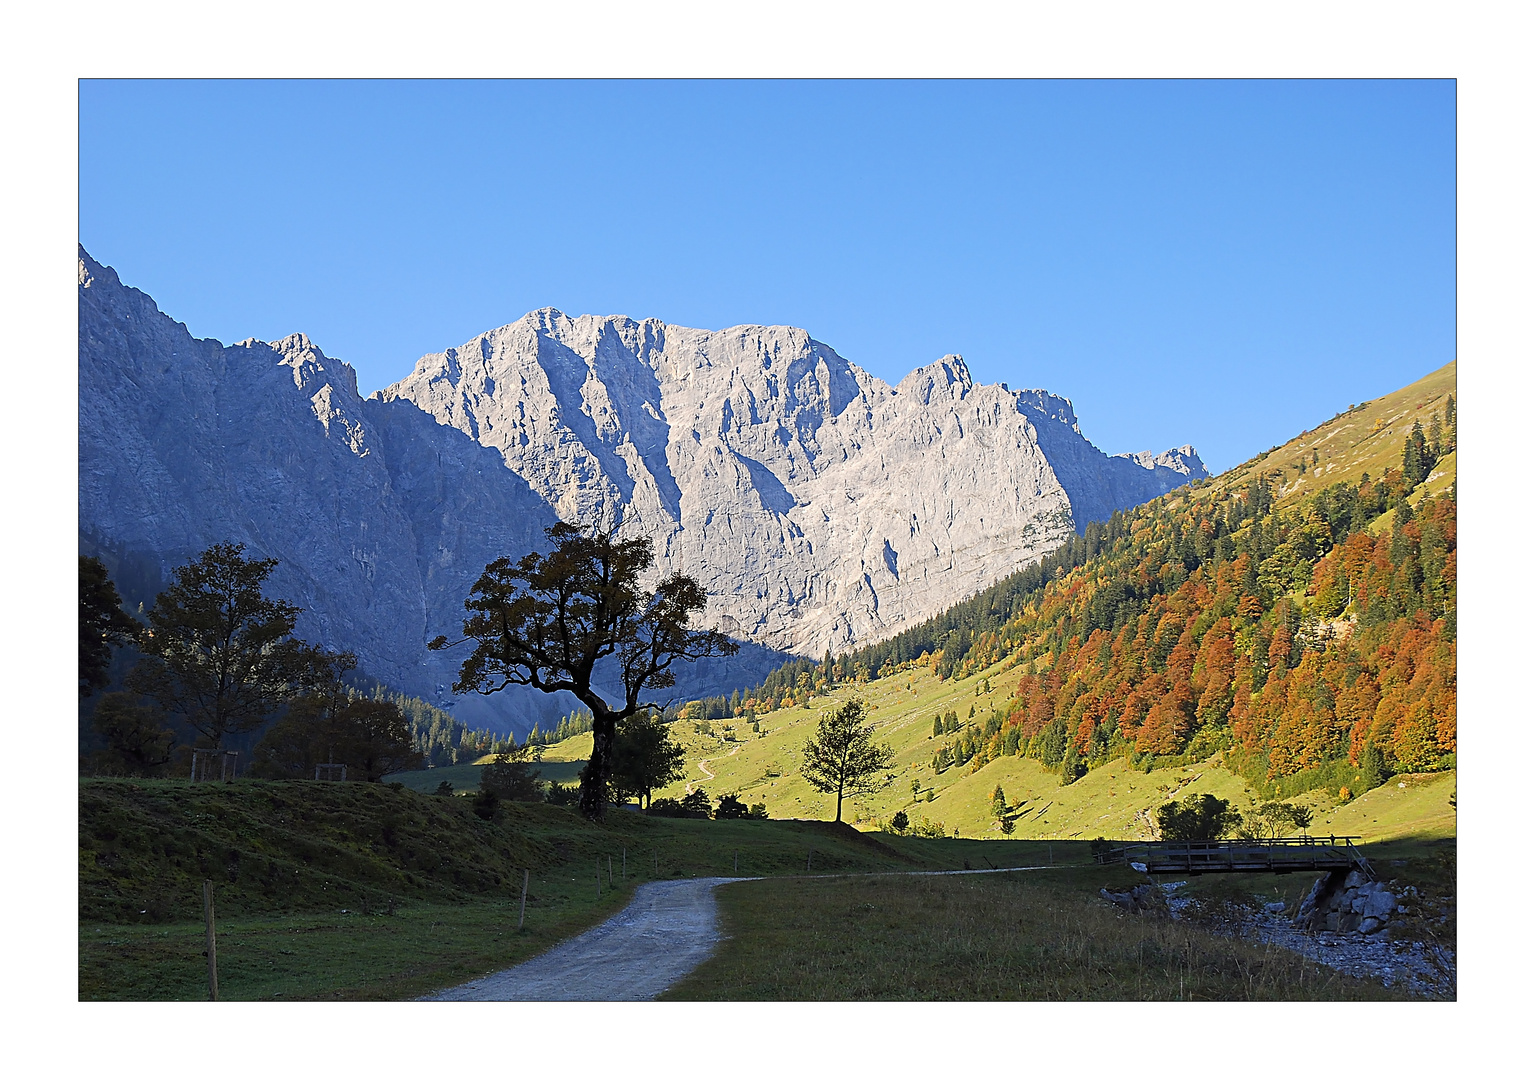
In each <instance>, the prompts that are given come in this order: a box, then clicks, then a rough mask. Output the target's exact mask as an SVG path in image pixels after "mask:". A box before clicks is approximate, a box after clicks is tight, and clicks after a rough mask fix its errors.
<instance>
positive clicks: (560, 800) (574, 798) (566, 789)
mask: <svg viewBox="0 0 1535 1080" xmlns="http://www.w3.org/2000/svg"><path fill="white" fill-rule="evenodd" d="M544 801H545V802H547V803H549V805H551V806H578V805H580V802H581V787H580V785H579V784H554V783H551V784H550V785H549V789H548V790H547V791H545V792H544Z"/></svg>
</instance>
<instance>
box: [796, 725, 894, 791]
mask: <svg viewBox="0 0 1535 1080" xmlns="http://www.w3.org/2000/svg"><path fill="white" fill-rule="evenodd" d="M804 754H805V763H804V764H803V765H802V766H800V775H801V776H803V777H804V778H805V780H806V781H807V782H808V783H809V784H810V786H811V787H813V788H815V789H816V790H817V791H821V792H825V793H827V794H830V793H832V792H836V794H837V816H836V818H835V820H837V821H841V820H842V799H843V797H844V796H846V795H864V794H868V793H871V792H875V791H878V790H879V789H880V788H882V787H884V786H885V785H886V784H888V783H889V782H890V780H891V779H892V778H891V777H889V776H881V775H880V774H881V773H884V772H885V770H886V769H888V768H889V767H890V763H891V762H892V761H894V760H895V752H894V751H893V750H891V749H890V747H889V746H888V745H886V744H883V743H879V744H876V743H875V742H874V725H873V724H865V723H864V703H863V702H862V701H860V700H859V699H857V698H854V699H853V700H852V701H849V702H848V703H847V704H846V705H843V706H842V708H840V709H838V710H836V711H835V712H828V713H822V714H821V722H820V723H819V724H818V725H817V726H816V733H815V735H813V736H812V737H811V738H809V739H807V740H806V741H805V748H804Z"/></svg>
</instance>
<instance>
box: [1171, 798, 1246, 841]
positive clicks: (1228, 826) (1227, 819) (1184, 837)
mask: <svg viewBox="0 0 1535 1080" xmlns="http://www.w3.org/2000/svg"><path fill="white" fill-rule="evenodd" d="M1241 824H1242V815H1241V814H1240V813H1239V812H1237V811H1236V810H1233V809H1232V808H1231V804H1230V803H1228V802H1227V801H1226V800H1225V799H1217V798H1216V797H1215V796H1214V795H1189V796H1186V797H1185V798H1184V799H1182V800H1181V801H1179V802H1175V803H1174V802H1169V803H1163V804H1162V805H1161V806H1160V807H1158V808H1157V829H1158V831H1159V832H1160V834H1161V837H1162V839H1163V840H1171V841H1178V842H1187V841H1195V840H1219V839H1220V838H1221V837H1222V836H1223V835H1225V834H1226V833H1228V832H1231V831H1232V830H1233V829H1236V828H1237V827H1238V826H1239V825H1241Z"/></svg>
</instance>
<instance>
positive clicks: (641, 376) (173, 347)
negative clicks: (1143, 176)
mask: <svg viewBox="0 0 1535 1080" xmlns="http://www.w3.org/2000/svg"><path fill="white" fill-rule="evenodd" d="M79 264H80V289H79V325H80V353H79V357H80V380H79V386H80V397H79V422H80V426H79V446H80V493H79V512H80V529H81V546H82V551H85V552H87V553H92V554H102V555H103V556H105V557H106V558H107V559H108V562H109V565H114V566H116V567H117V568H119V571H120V572H121V573H123V574H128V573H129V572H130V569H131V570H132V575H133V579H134V580H135V581H137V580H139V579H140V578H142V580H143V582H144V583H145V584H144V585H143V591H144V592H146V593H147V595H146V596H144V597H141V598H143V599H146V600H147V599H150V598H152V593H153V585H154V583H155V581H156V578H157V575H159V576H163V575H164V574H165V573H168V571H169V570H170V569H171V568H172V567H174V566H176V565H178V564H179V563H181V562H184V561H185V560H187V559H188V558H191V557H192V556H194V555H195V554H196V553H197V552H199V551H201V550H202V549H204V548H206V547H207V546H209V545H210V544H213V543H216V542H231V541H233V542H243V543H245V544H246V545H247V546H248V547H249V549H250V551H251V552H252V553H253V554H257V555H262V556H271V557H275V558H277V559H278V560H280V562H279V566H278V569H277V571H276V572H275V573H274V575H273V578H272V591H273V592H274V593H275V594H277V595H281V596H283V597H286V598H288V599H291V600H292V601H293V602H295V603H297V604H299V605H301V606H302V607H304V608H305V609H306V610H305V614H304V616H303V618H302V620H301V621H300V624H299V632H300V634H302V635H303V636H304V637H306V638H308V639H309V640H313V641H318V642H321V643H324V644H326V645H329V646H331V647H333V648H349V649H352V650H354V651H355V652H357V654H358V656H359V658H360V660H361V664H362V666H363V668H364V669H365V670H366V671H368V672H369V673H371V674H373V675H375V676H377V677H379V678H381V679H384V680H386V681H387V682H389V683H391V684H392V685H395V686H398V687H400V688H401V689H404V690H406V691H408V692H410V693H415V694H419V695H421V696H423V697H425V698H427V699H428V700H432V701H436V702H438V703H440V704H443V705H449V706H452V707H454V708H455V712H456V713H457V714H458V715H460V717H461V718H463V719H466V720H467V721H469V722H471V723H488V724H491V725H493V726H497V727H503V728H504V727H505V726H507V725H508V724H509V725H510V726H512V727H513V729H514V730H517V731H518V732H519V733H520V732H523V731H525V730H526V729H527V728H528V727H529V726H531V724H532V722H533V720H534V719H535V718H548V717H550V716H551V715H554V714H557V713H558V712H560V711H562V710H566V709H569V708H570V707H571V706H572V705H573V702H571V701H569V700H566V701H549V700H545V699H542V698H541V697H539V696H537V695H533V696H529V695H516V694H508V695H498V696H497V697H495V698H491V699H478V698H470V699H466V700H465V701H462V702H458V703H456V705H455V703H454V702H453V699H452V696H451V694H450V692H449V691H448V689H447V688H448V687H449V686H451V684H452V682H453V678H454V675H455V674H456V658H455V657H452V656H445V655H442V654H431V653H428V652H426V650H425V642H426V641H428V640H430V639H431V638H432V637H434V636H435V635H437V634H438V633H448V634H449V635H450V636H451V635H452V634H453V632H454V631H456V629H457V628H458V625H459V622H460V620H461V618H462V613H463V607H462V605H463V600H464V597H465V596H466V595H467V593H468V590H469V588H470V586H471V585H472V583H473V581H474V579H475V578H476V577H477V576H478V574H479V573H480V571H481V570H482V569H483V568H484V566H485V564H486V563H487V562H489V561H490V560H491V559H493V558H496V557H497V556H500V555H503V554H515V553H520V552H523V551H527V550H529V549H530V548H532V547H534V546H536V545H538V544H539V543H541V542H542V539H543V528H544V527H545V526H546V525H548V524H550V523H552V522H553V521H554V520H556V519H557V518H565V519H567V520H580V521H586V522H595V521H603V522H607V523H618V522H622V523H623V527H624V529H625V530H626V531H632V532H642V533H644V534H645V535H649V536H651V537H652V538H653V539H654V541H655V545H656V552H657V556H658V561H659V563H660V569H661V570H664V571H671V570H678V571H682V572H685V573H689V574H693V575H694V576H696V577H698V578H699V579H700V580H701V581H702V582H703V583H704V585H705V587H706V588H707V589H708V591H709V594H710V607H709V610H708V612H707V613H706V620H707V621H708V622H709V623H711V624H713V625H717V626H719V627H721V628H722V629H724V630H726V631H727V632H728V633H731V634H732V635H734V636H736V637H738V638H740V639H742V640H744V641H747V642H750V643H751V647H750V648H747V649H745V650H743V654H742V656H741V657H740V658H737V659H736V660H735V661H732V662H729V663H721V662H714V663H710V664H708V665H707V667H703V668H700V669H699V670H696V671H694V672H691V673H687V672H684V673H682V677H681V680H680V685H679V687H678V693H679V694H680V695H681V696H683V697H684V698H685V697H688V696H698V695H701V694H704V693H710V692H718V690H720V689H721V688H724V689H727V690H728V688H729V685H730V684H732V683H734V684H737V685H744V684H747V683H750V682H754V681H756V680H758V679H760V678H761V677H762V675H764V674H766V672H767V671H768V670H770V669H771V668H772V667H773V666H775V665H776V664H777V663H779V662H781V661H782V660H783V659H785V658H786V657H787V655H788V654H801V655H813V656H819V655H820V654H821V653H822V652H823V651H824V650H825V649H827V648H831V649H833V650H835V651H843V650H846V649H847V648H849V647H851V646H854V645H856V644H860V643H866V642H869V641H872V640H876V639H878V638H880V637H884V636H888V635H889V634H892V633H894V632H896V631H898V630H901V629H903V628H905V627H907V626H910V625H912V624H913V623H915V622H919V621H921V620H922V619H924V618H927V617H928V616H930V615H933V614H936V613H937V612H939V611H942V610H943V609H944V608H946V607H948V606H949V605H951V604H953V603H954V602H956V601H958V600H960V599H963V598H964V597H966V596H968V595H970V594H971V593H973V592H975V591H976V590H978V589H980V588H983V587H984V586H986V585H988V584H990V583H991V582H992V581H994V580H996V579H997V578H999V577H1001V576H1004V575H1005V574H1007V573H1010V572H1012V571H1013V570H1015V569H1018V568H1019V567H1022V566H1025V565H1027V564H1029V563H1030V562H1032V561H1034V560H1036V559H1038V558H1039V557H1040V556H1041V555H1043V554H1044V553H1045V552H1047V551H1049V550H1050V549H1052V548H1053V547H1055V546H1056V545H1057V544H1059V543H1060V542H1061V541H1062V540H1063V539H1065V538H1066V537H1068V536H1069V535H1070V534H1071V532H1072V530H1073V529H1074V528H1080V527H1082V526H1083V525H1085V523H1086V522H1087V521H1090V520H1095V519H1102V518H1105V517H1107V516H1108V515H1109V514H1110V513H1112V512H1113V510H1115V509H1119V508H1123V507H1128V506H1132V505H1135V504H1137V503H1139V502H1143V501H1145V500H1146V499H1149V498H1152V497H1154V496H1156V495H1158V494H1161V493H1163V492H1165V491H1168V490H1171V489H1172V488H1173V487H1175V486H1177V485H1179V484H1181V483H1184V482H1186V481H1187V480H1189V479H1191V478H1195V477H1199V476H1203V475H1205V472H1204V468H1203V466H1202V465H1201V464H1200V463H1199V460H1198V457H1197V456H1195V455H1194V454H1193V452H1192V450H1191V449H1190V448H1188V447H1185V448H1183V449H1182V450H1180V451H1168V452H1166V453H1165V454H1162V455H1159V456H1157V457H1152V456H1151V455H1149V454H1143V455H1136V456H1123V455H1122V456H1120V457H1109V456H1107V455H1105V454H1103V453H1102V452H1100V451H1098V450H1097V449H1096V448H1094V447H1093V446H1092V445H1091V444H1089V443H1088V442H1087V440H1086V439H1084V438H1083V437H1082V435H1081V433H1080V431H1079V430H1078V429H1077V422H1076V416H1075V414H1074V413H1073V411H1072V408H1071V404H1070V402H1068V401H1066V400H1065V399H1062V398H1059V397H1055V396H1054V395H1051V394H1048V393H1045V392H1044V391H1010V390H1008V389H1006V388H1005V387H1003V386H995V385H990V386H977V385H975V384H974V383H973V381H972V380H971V377H970V373H969V371H968V370H967V369H966V367H965V364H964V361H963V360H962V359H960V358H959V357H957V356H949V357H944V358H943V359H941V360H939V361H937V362H935V363H933V364H930V365H928V366H926V367H923V368H919V369H918V370H917V371H914V372H912V373H911V374H910V375H908V376H907V377H906V378H905V379H903V380H901V382H900V383H898V384H897V385H896V386H893V387H892V386H890V385H889V384H887V383H885V382H883V381H881V380H879V379H877V378H875V377H873V376H871V375H870V374H868V373H867V372H865V371H863V370H862V369H860V368H859V367H857V366H856V365H854V364H852V363H850V362H848V361H847V360H845V359H843V358H842V357H841V356H838V355H837V353H836V352H835V351H834V350H832V349H831V348H830V347H828V346H826V345H824V344H822V343H820V342H817V341H815V340H814V339H813V338H811V337H810V336H809V335H808V334H807V333H806V332H805V331H803V330H799V329H795V328H792V327H760V326H739V327H732V328H730V329H727V330H721V331H708V330H695V329H689V328H686V327H676V326H669V325H666V324H664V323H661V322H658V321H656V320H645V321H642V322H635V321H634V320H631V319H628V318H624V317H622V316H610V317H602V318H599V317H595V316H580V317H577V318H571V317H568V316H565V315H563V314H561V313H560V312H558V311H554V310H552V309H545V310H543V311H536V312H532V313H530V314H528V315H526V316H524V317H523V318H522V319H519V320H518V321H517V322H515V323H512V324H510V325H508V326H504V327H501V328H499V329H497V330H492V331H489V332H487V333H485V334H482V335H480V336H479V337H477V338H475V339H474V340H473V341H470V342H468V343H467V344H465V345H463V346H461V347H459V348H457V349H449V350H447V351H446V352H443V353H437V354H433V355H430V356H426V357H423V358H422V359H421V360H420V361H419V362H418V363H417V365H416V367H415V370H414V371H413V372H412V373H411V374H410V375H409V376H408V377H407V378H405V379H403V380H401V381H400V382H398V383H396V384H395V385H393V386H391V387H389V388H387V389H386V390H384V391H382V392H380V393H378V394H375V395H373V396H372V397H370V398H369V399H367V400H364V399H362V398H361V397H360V396H359V395H358V392H357V380H356V375H355V373H354V372H353V370H352V369H351V368H350V367H349V366H348V365H346V364H345V363H342V362H340V361H337V360H335V359H333V358H330V357H327V356H326V355H325V354H324V353H323V352H322V351H321V350H320V349H319V348H318V347H317V346H315V345H314V344H313V343H312V342H310V341H309V340H308V339H307V338H306V337H304V336H303V335H302V334H296V335H293V336H291V337H287V338H284V339H283V340H281V341H277V342H261V341H254V340H250V341H244V342H240V343H238V344H235V345H230V346H227V347H226V346H224V345H222V344H220V343H219V342H217V341H212V340H206V339H195V338H193V337H192V336H191V335H190V334H189V333H188V332H187V329H186V327H185V326H183V325H182V324H180V323H177V322H175V321H174V320H173V319H171V318H169V317H168V316H166V315H164V314H163V313H161V312H160V311H159V309H158V308H157V307H156V306H155V304H154V301H153V300H151V299H150V298H149V297H148V296H147V295H145V294H144V293H142V292H140V291H138V290H136V289H132V288H129V287H126V286H124V285H123V284H122V283H121V281H120V280H119V279H118V276H117V274H116V273H115V272H114V271H113V270H112V269H111V268H109V267H103V266H101V265H100V264H98V263H96V262H95V261H94V260H93V259H91V257H90V256H89V255H88V254H86V253H85V251H84V250H83V249H82V250H81V252H80V263H79ZM120 580H122V579H120Z"/></svg>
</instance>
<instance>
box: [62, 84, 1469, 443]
mask: <svg viewBox="0 0 1535 1080" xmlns="http://www.w3.org/2000/svg"><path fill="white" fill-rule="evenodd" d="M79 236H80V240H81V242H82V243H83V244H84V245H85V246H86V248H87V249H88V250H89V251H90V252H91V254H92V255H94V256H95V257H96V258H97V259H100V260H101V261H103V262H105V263H109V264H111V265H113V266H115V267H116V268H117V269H118V271H119V272H120V273H121V274H122V276H123V279H124V280H125V281H126V282H127V283H128V284H130V285H135V286H137V287H139V288H142V289H144V290H145V291H147V292H149V293H150V294H151V295H153V296H154V297H155V299H156V300H157V301H158V303H159V304H160V306H161V308H162V309H163V310H165V311H166V312H168V313H169V314H171V315H172V316H174V317H175V318H177V319H180V320H182V321H184V322H186V323H187V325H188V326H189V328H190V329H191V330H192V332H193V333H194V334H197V335H199V336H204V337H216V338H219V339H220V340H223V341H226V342H227V341H234V340H238V339H241V338H245V337H251V336H254V337H260V338H275V337H279V336H282V335H284V334H287V333H291V332H294V331H299V330H302V331H303V332H305V333H307V334H309V336H310V337H311V338H312V339H313V340H314V341H315V342H316V343H317V344H318V345H319V346H320V347H321V348H322V349H324V350H325V352H326V353H327V354H329V355H332V356H337V357H340V358H342V359H344V360H347V361H349V362H351V363H352V364H353V365H354V366H355V367H356V368H357V370H358V374H359V380H360V383H361V385H362V389H363V391H364V393H367V392H370V391H372V390H375V389H378V388H379V387H382V386H384V385H387V384H388V383H390V382H392V381H394V380H396V379H398V378H400V377H402V376H404V375H405V374H406V373H407V372H408V371H409V370H410V368H411V367H412V365H413V364H414V362H415V360H416V359H417V357H419V356H420V355H422V354H424V353H427V352H436V351H440V350H442V349H444V348H447V347H449V346H453V345H458V344H461V343H463V342H464V341H466V340H468V339H469V338H471V337H473V336H474V335H475V334H477V333H479V332H480V331H482V330H486V329H489V328H491V327H494V326H499V325H502V324H504V323H507V322H511V321H512V320H514V319H516V318H517V317H519V316H520V315H522V314H523V313H524V312H526V311H528V310H531V309H533V308H537V307H542V306H545V305H552V306H554V307H558V308H560V309H561V310H563V311H566V312H568V313H571V314H580V313H586V312H591V313H596V314H610V313H623V314H627V315H631V316H634V317H636V318H643V317H657V318H661V319H664V320H666V321H668V322H672V323H679V324H683V325H689V326H703V327H711V328H718V327H723V326H730V325H735V324H738V323H789V324H793V325H797V326H803V327H805V328H806V329H808V330H809V331H810V332H811V334H813V335H814V336H815V337H816V338H818V339H819V340H821V341H824V342H826V343H828V344H830V345H831V346H832V347H833V348H835V349H836V350H837V351H838V352H839V353H841V354H842V355H843V356H845V357H847V358H848V359H850V360H852V361H854V362H855V363H857V364H859V365H861V366H862V367H864V368H866V369H868V370H870V371H872V372H873V373H875V374H877V375H879V376H881V377H883V378H885V379H888V380H890V381H892V382H893V381H896V380H898V379H899V378H900V377H901V376H902V375H904V374H906V373H907V372H908V371H910V370H911V369H912V368H914V367H917V366H919V365H921V364H924V363H928V362H931V361H932V360H934V359H936V358H938V357H939V356H941V355H943V354H945V353H951V352H952V353H960V354H962V355H963V356H964V357H965V359H966V361H967V362H968V363H969V365H970V368H971V371H972V372H973V373H974V375H975V377H976V378H977V379H978V380H979V381H983V382H996V381H1006V382H1007V383H1008V384H1009V385H1011V386H1013V387H1044V388H1045V389H1048V390H1051V391H1053V392H1055V393H1059V394H1063V395H1065V396H1067V397H1070V398H1071V399H1072V400H1073V402H1074V403H1075V405H1076V407H1077V412H1078V415H1079V417H1080V418H1081V423H1082V429H1083V432H1084V433H1085V434H1086V435H1087V436H1088V437H1089V438H1090V439H1092V440H1093V441H1094V442H1095V443H1096V444H1098V445H1099V446H1100V447H1102V448H1103V449H1105V450H1107V451H1109V452H1110V453H1115V452H1120V451H1125V450H1143V449H1151V450H1161V449H1164V448H1166V447H1168V446H1173V445H1177V444H1181V443H1184V442H1192V443H1193V444H1194V445H1195V446H1196V447H1197V448H1198V449H1199V451H1200V453H1201V454H1202V455H1203V456H1204V458H1205V460H1206V462H1207V464H1209V465H1210V467H1211V468H1212V470H1219V469H1221V468H1225V467H1228V466H1230V465H1233V464H1236V463H1237V462H1239V461H1242V460H1244V459H1245V458H1247V457H1249V456H1250V455H1251V454H1253V453H1255V452H1257V451H1259V450H1263V449H1266V448H1267V447H1269V446H1270V445H1273V444H1275V443H1278V442H1282V441H1284V440H1285V439H1288V438H1289V437H1290V436H1292V435H1294V434H1296V433H1297V432H1298V431H1300V430H1301V429H1303V428H1308V427H1311V426H1313V425H1314V424H1316V423H1317V422H1318V421H1320V420H1322V419H1325V418H1327V417H1329V416H1331V415H1332V414H1333V413H1335V412H1337V411H1338V410H1340V409H1343V408H1346V407H1347V406H1348V405H1349V404H1351V403H1353V402H1357V401H1361V400H1364V399H1367V398H1372V397H1376V396H1379V395H1380V394H1383V393H1386V392H1388V391H1390V390H1393V389H1395V388H1396V387H1398V386H1401V385H1403V384H1405V383H1407V382H1410V381H1412V380H1413V379H1416V378H1418V377H1420V376H1422V375H1424V374H1426V373H1427V372H1429V371H1431V370H1433V369H1434V368H1437V367H1439V366H1440V365H1442V364H1444V363H1446V362H1448V361H1449V360H1451V359H1454V358H1455V88H1454V84H1453V83H1452V82H1448V81H1430V82H1370V81H1341V82H1325V81H1294V82H1224V81H1194V82H1165V81H1159V82H1097V81H1063V82H1033V81H1008V82H958V83H956V82H932V81H918V82H880V81H849V82H769V83H762V82H723V83H721V82H672V81H650V82H489V83H485V82H447V83H431V82H416V83H411V82H406V83H380V82H367V81H347V82H330V83H315V82H281V81H271V82H199V81H188V80H179V81H165V82H110V81H91V80H87V81H83V82H82V83H81V84H80V224H79Z"/></svg>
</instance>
